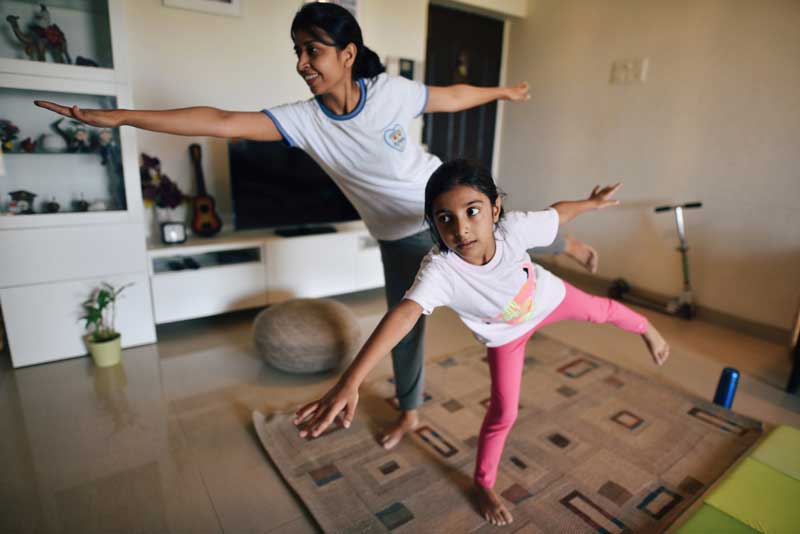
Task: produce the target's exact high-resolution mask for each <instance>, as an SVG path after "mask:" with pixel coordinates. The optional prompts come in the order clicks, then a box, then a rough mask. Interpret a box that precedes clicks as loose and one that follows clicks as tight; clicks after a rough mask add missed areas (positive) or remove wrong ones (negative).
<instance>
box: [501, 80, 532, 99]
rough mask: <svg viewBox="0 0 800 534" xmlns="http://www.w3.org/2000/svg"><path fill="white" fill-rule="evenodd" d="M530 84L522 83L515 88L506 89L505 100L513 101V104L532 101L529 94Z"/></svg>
mask: <svg viewBox="0 0 800 534" xmlns="http://www.w3.org/2000/svg"><path fill="white" fill-rule="evenodd" d="M529 89H530V88H529V87H528V82H522V83H519V84H517V85H515V86H514V87H506V95H505V97H504V98H503V100H511V101H512V102H525V101H527V100H530V99H531V94H530V92H529Z"/></svg>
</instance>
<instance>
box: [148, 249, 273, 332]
mask: <svg viewBox="0 0 800 534" xmlns="http://www.w3.org/2000/svg"><path fill="white" fill-rule="evenodd" d="M151 284H152V289H153V310H154V312H155V320H156V324H162V323H170V322H173V321H182V320H184V319H192V318H195V317H205V316H208V315H215V314H217V313H224V312H228V311H234V310H242V309H246V308H256V307H260V306H266V304H267V296H266V271H265V269H264V264H263V263H255V264H242V265H229V266H225V267H213V268H206V269H203V268H201V269H198V270H196V271H186V270H184V271H177V272H166V273H160V274H156V275H154V276H153V277H152V279H151Z"/></svg>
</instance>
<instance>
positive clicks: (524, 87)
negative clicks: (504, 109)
mask: <svg viewBox="0 0 800 534" xmlns="http://www.w3.org/2000/svg"><path fill="white" fill-rule="evenodd" d="M530 98H531V95H530V94H529V93H528V82H522V83H520V84H517V85H515V86H514V87H477V86H475V85H466V84H456V85H448V86H445V87H432V86H429V87H428V104H427V105H426V106H425V113H436V112H437V111H446V112H455V111H463V110H465V109H469V108H474V107H475V106H480V105H481V104H486V103H487V102H492V101H494V100H512V101H515V102H524V101H526V100H530Z"/></svg>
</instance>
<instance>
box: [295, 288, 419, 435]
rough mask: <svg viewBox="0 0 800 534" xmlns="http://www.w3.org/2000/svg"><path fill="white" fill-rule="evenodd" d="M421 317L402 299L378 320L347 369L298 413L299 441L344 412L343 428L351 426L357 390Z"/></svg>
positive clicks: (313, 433) (413, 304)
mask: <svg viewBox="0 0 800 534" xmlns="http://www.w3.org/2000/svg"><path fill="white" fill-rule="evenodd" d="M420 315H422V306H420V305H419V304H417V303H416V302H414V301H413V300H408V299H404V300H402V301H401V302H400V304H398V305H397V306H395V307H394V308H392V309H391V310H390V311H389V312H388V313H387V314H386V315H384V316H383V319H381V322H380V324H379V325H378V327H377V328H376V329H375V331H374V332H373V333H372V335H371V336H369V339H368V340H367V342H366V343H365V344H364V346H363V347H362V349H361V350H360V351H359V353H358V355H357V356H356V357H355V359H354V360H353V363H351V364H350V367H348V368H347V370H346V371H345V372H344V374H342V376H341V378H339V381H338V382H337V383H336V385H334V386H333V387H332V388H331V389H330V390H329V391H328V392H327V393H326V394H325V395H324V396H323V397H322V398H321V399H319V400H316V401H314V402H310V403H308V404H306V405H305V406H303V407H302V408H300V409H299V410H297V413H296V414H295V418H294V424H295V425H296V426H301V430H300V437H302V438H305V437H312V438H316V437H317V436H319V435H320V434H322V433H323V432H324V431H325V429H326V428H328V426H329V425H330V424H331V423H332V422H333V420H334V419H335V418H336V416H337V415H339V414H340V413H341V412H342V411H344V417H343V420H342V423H343V424H344V427H345V428H348V427H349V426H350V423H352V422H353V417H355V414H356V405H357V404H358V388H359V387H360V386H361V383H362V382H363V381H364V379H365V378H366V377H367V374H369V372H370V371H371V370H372V368H373V367H375V365H376V364H377V363H378V361H379V360H380V359H381V358H382V357H383V356H384V355H385V354H387V353H388V352H389V351H390V350H392V349H393V348H394V346H395V345H397V344H398V343H399V342H400V340H401V339H403V338H404V337H405V336H406V334H408V333H409V332H410V331H411V329H412V328H414V325H415V324H417V320H418V319H419V316H420Z"/></svg>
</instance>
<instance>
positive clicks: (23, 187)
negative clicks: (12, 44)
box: [0, 88, 127, 215]
mask: <svg viewBox="0 0 800 534" xmlns="http://www.w3.org/2000/svg"><path fill="white" fill-rule="evenodd" d="M36 99H41V100H51V101H55V102H60V103H65V104H68V105H71V104H77V105H79V106H80V107H84V108H112V107H116V98H115V97H111V96H99V95H83V94H74V93H53V92H45V91H34V90H26V89H10V88H0V107H1V108H2V111H0V121H10V123H12V124H13V125H14V126H15V127H16V128H17V129H18V131H17V132H16V133H15V134H14V137H15V139H9V137H10V136H9V135H8V132H9V130H10V128H9V127H8V123H0V138H2V139H3V141H4V143H3V149H4V152H3V154H2V159H0V214H1V215H12V214H15V215H39V214H48V215H52V214H53V213H58V214H60V213H68V212H83V211H121V210H126V209H127V200H126V198H125V180H124V176H123V171H122V152H121V149H120V146H121V145H120V138H119V129H102V128H94V127H91V126H84V125H81V124H79V123H77V122H76V121H73V120H72V119H69V118H66V117H61V116H60V115H57V114H55V113H52V112H50V111H47V110H45V109H42V108H39V107H36V106H35V105H34V104H33V100H36ZM4 127H5V135H3V128H4ZM58 130H60V131H61V133H59V131H58ZM42 156H45V157H42ZM2 171H4V172H2ZM31 195H33V196H31ZM56 204H57V205H58V206H57V209H56ZM53 210H55V212H54V211H53Z"/></svg>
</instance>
